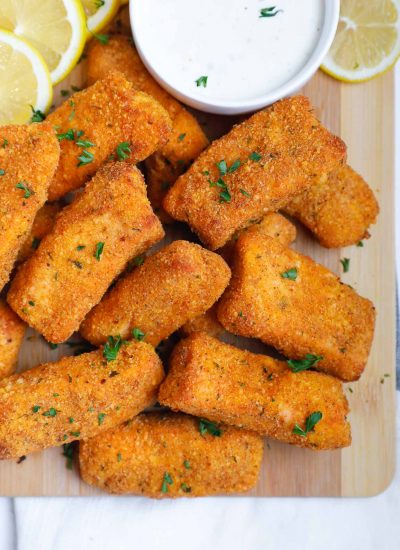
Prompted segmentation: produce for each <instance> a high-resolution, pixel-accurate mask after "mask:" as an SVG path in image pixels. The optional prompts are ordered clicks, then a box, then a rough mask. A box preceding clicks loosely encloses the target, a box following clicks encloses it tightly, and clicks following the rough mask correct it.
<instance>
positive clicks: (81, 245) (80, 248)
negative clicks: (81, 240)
mask: <svg viewBox="0 0 400 550" xmlns="http://www.w3.org/2000/svg"><path fill="white" fill-rule="evenodd" d="M84 248H86V246H85V245H84V244H80V245H78V246H77V247H76V249H77V250H83V249H84Z"/></svg>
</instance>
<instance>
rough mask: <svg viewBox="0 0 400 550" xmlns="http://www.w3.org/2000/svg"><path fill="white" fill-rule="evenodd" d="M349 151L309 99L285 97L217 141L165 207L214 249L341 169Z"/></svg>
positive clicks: (170, 194) (171, 192)
mask: <svg viewBox="0 0 400 550" xmlns="http://www.w3.org/2000/svg"><path fill="white" fill-rule="evenodd" d="M345 153H346V147H345V145H344V143H343V142H342V140H340V139H339V138H337V137H335V136H334V135H333V134H331V133H330V132H328V130H326V129H325V128H324V127H323V126H322V125H321V124H320V122H319V121H318V120H317V119H316V118H315V116H314V114H313V112H312V109H311V105H310V102H309V100H308V99H307V98H305V97H302V96H296V97H293V98H289V99H283V100H281V101H278V102H277V103H275V104H274V105H272V106H271V107H269V108H267V109H264V110H263V111H260V112H258V113H256V114H255V115H253V116H252V117H250V118H249V119H248V120H246V121H245V122H243V123H242V124H239V125H238V126H235V127H234V128H233V130H231V131H230V132H229V133H228V134H227V135H225V136H224V137H222V138H220V139H219V140H216V141H214V142H213V143H212V144H211V145H210V146H209V147H208V148H207V149H206V151H204V152H203V153H202V154H201V155H200V156H199V157H198V159H197V160H196V161H195V162H194V163H193V164H192V166H191V167H190V168H189V170H188V171H187V172H186V173H185V174H184V175H182V176H180V177H179V178H178V180H177V181H176V183H175V184H174V185H173V187H172V188H171V189H170V190H169V192H168V194H167V196H166V197H165V199H164V203H163V204H164V208H165V210H166V211H167V212H168V214H170V215H171V216H172V217H173V218H175V219H177V220H180V221H185V222H187V223H188V224H189V225H190V227H191V228H192V229H193V231H195V232H196V233H197V235H198V236H199V237H200V239H201V240H202V242H203V243H204V244H205V245H206V246H207V247H208V248H211V249H213V250H214V249H217V248H220V247H221V246H223V245H224V244H225V243H226V242H227V241H228V240H229V239H230V238H232V237H233V235H234V234H235V232H236V231H238V230H240V229H243V228H244V227H247V226H248V225H251V223H254V221H256V220H258V219H260V218H261V217H262V216H264V215H265V214H266V213H268V212H271V211H276V210H279V209H280V208H282V207H283V206H284V205H285V204H287V203H288V202H289V201H290V200H291V199H292V197H294V196H295V195H297V194H299V193H301V192H302V191H303V190H305V189H306V188H307V187H309V185H311V183H312V182H313V177H315V174H323V173H325V172H326V173H328V172H331V171H332V170H334V169H335V168H336V167H337V166H338V165H339V164H340V163H341V162H343V160H344V158H345ZM221 161H224V162H223V163H222V164H221ZM239 161H240V165H239ZM217 163H219V166H217Z"/></svg>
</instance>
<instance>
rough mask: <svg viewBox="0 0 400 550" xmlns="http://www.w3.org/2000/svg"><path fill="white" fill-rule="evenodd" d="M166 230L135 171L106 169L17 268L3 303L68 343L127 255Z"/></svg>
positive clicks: (114, 165)
mask: <svg viewBox="0 0 400 550" xmlns="http://www.w3.org/2000/svg"><path fill="white" fill-rule="evenodd" d="M163 235H164V232H163V229H162V227H161V224H160V222H159V220H158V218H157V217H156V216H155V214H154V213H153V211H152V209H151V207H150V204H149V201H148V199H147V195H146V186H145V183H144V180H143V177H142V175H141V173H140V172H139V170H138V169H137V168H136V167H135V166H132V165H131V164H127V163H123V162H115V163H108V164H106V165H105V166H103V167H102V168H101V169H100V170H99V171H98V172H97V174H96V175H95V176H94V178H93V179H92V180H91V181H90V182H89V183H88V184H87V186H86V187H85V189H84V191H83V192H82V193H81V194H80V195H78V196H77V197H76V198H75V200H74V201H73V203H72V204H71V205H70V206H67V207H66V208H64V210H63V211H62V212H61V213H60V215H59V216H58V217H57V220H56V222H55V224H54V228H53V230H52V231H51V233H49V234H48V235H46V237H44V239H43V240H42V242H41V243H40V245H39V248H38V249H37V250H36V251H35V253H34V254H33V256H31V257H30V258H29V260H27V261H26V262H25V263H24V264H23V265H22V266H21V267H20V269H19V271H18V273H17V275H16V276H15V278H14V280H13V282H12V284H11V287H10V291H9V293H8V297H7V300H8V303H9V304H10V305H11V307H12V308H13V309H14V311H16V312H17V313H18V315H19V316H20V317H22V318H23V319H24V320H25V321H26V322H27V323H28V324H29V325H30V326H32V327H33V328H35V329H36V330H37V331H38V332H40V333H41V334H43V336H44V337H45V338H46V339H47V340H48V341H49V342H53V343H60V342H63V341H64V340H67V339H68V338H69V337H70V336H71V334H72V333H73V332H74V331H75V330H78V328H79V326H80V324H81V322H82V321H83V319H84V318H85V315H86V314H87V313H88V312H89V311H90V310H91V309H92V307H93V306H95V305H96V304H97V303H98V302H99V301H100V300H101V298H102V296H103V294H104V293H105V292H106V290H107V288H108V287H109V286H110V284H111V282H112V281H113V280H114V278H115V277H116V276H117V275H119V274H120V273H121V272H122V271H123V269H124V267H125V265H126V263H127V262H128V260H129V259H130V258H132V257H134V256H136V255H137V254H141V253H142V252H144V251H145V250H147V249H148V248H149V247H150V246H151V245H152V244H154V243H155V242H157V241H158V240H160V239H161V238H162V237H163Z"/></svg>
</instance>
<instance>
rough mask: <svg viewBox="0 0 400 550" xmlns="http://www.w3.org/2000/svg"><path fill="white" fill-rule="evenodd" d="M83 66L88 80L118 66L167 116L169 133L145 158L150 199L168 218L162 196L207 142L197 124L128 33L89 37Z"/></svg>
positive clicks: (166, 218) (98, 77) (91, 82)
mask: <svg viewBox="0 0 400 550" xmlns="http://www.w3.org/2000/svg"><path fill="white" fill-rule="evenodd" d="M87 68H88V82H89V84H93V83H94V82H97V80H99V79H101V78H104V77H105V76H106V75H107V74H108V73H109V72H110V71H112V70H115V69H118V70H119V71H121V72H122V73H123V74H124V75H125V77H126V78H127V79H128V80H129V81H130V82H132V83H133V85H134V86H135V88H137V89H138V90H141V91H142V92H146V93H147V94H149V95H150V96H152V97H154V98H155V99H156V100H157V101H159V102H160V104H161V105H162V106H163V107H164V108H165V109H166V111H167V112H168V114H169V116H170V117H171V120H172V133H171V136H170V138H169V141H168V143H167V144H166V145H164V146H163V147H162V148H161V149H160V150H159V151H157V152H156V153H154V154H153V155H152V156H151V157H149V158H148V159H147V160H146V161H145V164H146V172H147V174H146V183H147V186H148V195H149V199H150V202H151V204H152V206H153V208H154V209H155V211H156V213H157V214H158V215H160V217H161V219H162V221H170V220H171V218H169V216H167V215H166V214H165V212H164V211H163V210H162V208H161V207H162V201H163V198H164V196H165V194H166V192H167V190H168V189H169V187H170V186H171V184H172V183H174V181H175V180H176V179H177V178H178V176H180V174H182V173H183V172H184V171H185V170H186V168H188V166H189V165H190V164H191V163H192V162H193V160H194V159H196V158H197V157H198V156H199V154H200V153H201V152H202V151H203V149H205V147H207V145H208V140H207V138H206V136H205V134H204V132H203V130H202V129H201V127H200V124H199V123H198V122H197V120H196V119H195V118H194V116H193V115H192V114H190V113H189V111H187V110H186V109H185V108H184V107H183V106H182V105H181V104H180V103H179V102H178V101H176V100H175V99H174V98H173V97H171V96H170V95H169V94H168V93H167V92H166V91H165V90H164V89H163V88H161V86H159V84H157V82H156V81H155V80H154V78H153V77H152V76H151V75H150V73H149V72H148V71H147V69H146V67H145V66H144V65H143V63H142V61H141V59H140V57H139V55H138V53H137V51H136V49H135V48H134V46H133V43H132V39H131V38H129V37H126V36H121V35H114V36H110V38H109V41H108V43H107V44H101V43H100V42H99V41H98V40H93V41H92V42H91V44H90V46H89V50H88V57H87Z"/></svg>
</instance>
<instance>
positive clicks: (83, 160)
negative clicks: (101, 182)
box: [77, 149, 94, 168]
mask: <svg viewBox="0 0 400 550" xmlns="http://www.w3.org/2000/svg"><path fill="white" fill-rule="evenodd" d="M78 160H79V162H78V164H77V166H78V168H79V167H80V166H86V165H87V164H90V163H91V162H93V161H94V155H93V153H91V152H90V151H86V149H84V150H83V151H82V154H81V155H79V157H78Z"/></svg>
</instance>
